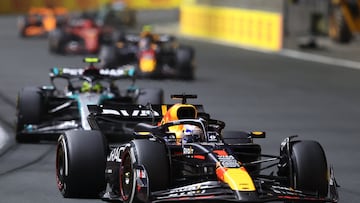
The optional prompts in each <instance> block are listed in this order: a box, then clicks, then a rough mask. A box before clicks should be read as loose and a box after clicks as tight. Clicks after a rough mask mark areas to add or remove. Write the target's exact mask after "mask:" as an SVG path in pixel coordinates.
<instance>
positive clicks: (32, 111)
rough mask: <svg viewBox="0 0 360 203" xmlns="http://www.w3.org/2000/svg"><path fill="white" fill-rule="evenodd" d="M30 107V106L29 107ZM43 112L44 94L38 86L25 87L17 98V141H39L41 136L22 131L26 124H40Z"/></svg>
mask: <svg viewBox="0 0 360 203" xmlns="http://www.w3.org/2000/svg"><path fill="white" fill-rule="evenodd" d="M29 107H30V108H29ZM41 114H42V96H41V93H40V90H39V89H38V88H37V87H25V88H23V89H22V90H21V91H20V92H19V94H18V98H17V125H16V141H17V142H20V143H25V142H38V141H39V138H38V137H36V136H32V135H31V134H24V133H21V131H22V130H24V125H25V124H34V125H36V124H39V123H40V120H41Z"/></svg>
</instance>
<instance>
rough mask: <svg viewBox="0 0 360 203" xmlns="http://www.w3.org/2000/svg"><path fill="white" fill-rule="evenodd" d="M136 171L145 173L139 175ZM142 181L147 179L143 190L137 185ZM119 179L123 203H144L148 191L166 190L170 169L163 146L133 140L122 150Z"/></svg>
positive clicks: (153, 142)
mask: <svg viewBox="0 0 360 203" xmlns="http://www.w3.org/2000/svg"><path fill="white" fill-rule="evenodd" d="M139 168H142V169H144V170H145V173H144V172H139ZM140 171H141V170H140ZM140 174H142V175H140ZM144 174H146V175H144ZM160 174H161V175H160ZM142 178H143V179H144V178H145V179H147V183H148V184H147V185H145V187H144V186H140V185H137V183H138V180H140V179H142ZM119 179H120V181H119V182H120V195H121V198H122V200H123V202H124V203H138V202H146V201H148V198H149V196H148V195H149V192H153V191H158V190H163V189H166V188H167V187H168V185H169V182H170V169H169V157H168V156H167V150H166V147H165V145H164V144H162V143H159V142H155V141H150V140H148V139H141V140H133V141H132V142H131V144H130V145H129V146H127V148H126V149H125V150H124V153H123V156H122V161H121V166H120V173H119ZM139 182H143V181H139ZM139 188H140V189H139Z"/></svg>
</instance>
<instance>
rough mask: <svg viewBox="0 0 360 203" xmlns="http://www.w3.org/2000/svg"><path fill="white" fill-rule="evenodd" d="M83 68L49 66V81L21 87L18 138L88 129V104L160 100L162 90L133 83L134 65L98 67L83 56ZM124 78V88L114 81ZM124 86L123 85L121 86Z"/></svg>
mask: <svg viewBox="0 0 360 203" xmlns="http://www.w3.org/2000/svg"><path fill="white" fill-rule="evenodd" d="M84 61H85V62H87V63H89V66H88V67H86V68H58V67H54V68H52V69H51V70H50V81H51V85H47V86H41V87H25V88H23V89H22V90H21V91H20V92H19V93H18V103H17V129H16V140H17V141H18V142H36V141H39V140H41V139H45V140H47V139H56V138H57V137H58V136H59V135H60V134H61V133H62V132H64V131H65V130H70V129H84V130H90V126H89V124H88V121H87V115H88V114H89V111H88V108H87V105H89V104H108V103H114V104H124V103H126V104H147V103H148V102H149V103H154V104H161V103H162V102H163V90H162V89H151V88H138V87H136V86H135V79H134V68H133V67H130V66H123V67H121V68H119V69H111V70H110V69H98V68H96V67H95V66H94V63H97V62H99V60H98V59H97V58H85V60H84ZM126 78H127V79H128V80H127V81H128V82H127V83H130V85H129V84H126V82H125V84H124V85H126V87H125V88H120V87H119V85H120V84H118V83H119V82H121V81H124V80H125V79H126ZM123 87H124V86H123Z"/></svg>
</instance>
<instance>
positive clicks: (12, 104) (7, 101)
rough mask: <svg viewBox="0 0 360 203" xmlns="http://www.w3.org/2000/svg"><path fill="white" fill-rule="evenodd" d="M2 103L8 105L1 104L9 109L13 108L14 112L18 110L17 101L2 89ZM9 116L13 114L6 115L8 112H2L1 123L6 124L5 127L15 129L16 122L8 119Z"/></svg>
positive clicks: (0, 95)
mask: <svg viewBox="0 0 360 203" xmlns="http://www.w3.org/2000/svg"><path fill="white" fill-rule="evenodd" d="M0 104H5V105H6V106H4V105H1V106H2V108H8V109H9V110H12V111H13V112H14V111H15V110H16V103H15V102H14V101H13V100H12V99H11V98H9V97H8V96H7V95H6V94H4V93H3V92H1V91H0ZM9 117H11V116H9V115H6V113H4V112H3V113H0V124H3V125H5V126H4V127H7V128H10V129H13V128H14V123H13V122H11V121H10V120H9V119H8V118H9ZM0 136H1V134H0Z"/></svg>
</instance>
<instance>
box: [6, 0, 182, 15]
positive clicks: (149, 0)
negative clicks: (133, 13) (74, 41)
mask: <svg viewBox="0 0 360 203" xmlns="http://www.w3.org/2000/svg"><path fill="white" fill-rule="evenodd" d="M112 1H114V0H1V1H0V14H1V13H3V14H8V13H26V12H27V11H28V10H29V8H30V7H43V6H46V5H56V6H62V7H66V8H68V9H69V10H87V9H95V8H99V7H100V6H101V5H104V4H105V3H108V2H112ZM123 1H125V2H126V3H127V4H128V5H129V7H130V8H132V9H172V8H178V7H179V5H180V2H181V0H136V1H135V0H123Z"/></svg>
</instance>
